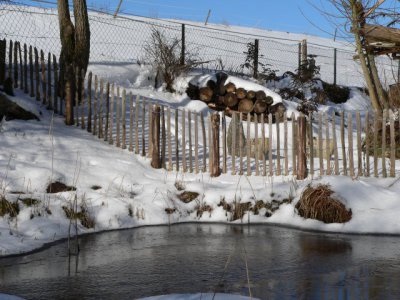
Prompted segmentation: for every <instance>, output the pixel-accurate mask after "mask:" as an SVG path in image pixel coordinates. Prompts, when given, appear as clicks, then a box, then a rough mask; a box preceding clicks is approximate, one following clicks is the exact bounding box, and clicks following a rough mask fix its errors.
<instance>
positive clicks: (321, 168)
mask: <svg viewBox="0 0 400 300" xmlns="http://www.w3.org/2000/svg"><path fill="white" fill-rule="evenodd" d="M318 157H319V175H321V176H322V175H324V152H323V141H322V113H318Z"/></svg>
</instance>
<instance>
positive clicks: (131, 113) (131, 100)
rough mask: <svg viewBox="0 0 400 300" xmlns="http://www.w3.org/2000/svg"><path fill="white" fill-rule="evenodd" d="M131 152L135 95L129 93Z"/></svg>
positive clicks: (131, 150)
mask: <svg viewBox="0 0 400 300" xmlns="http://www.w3.org/2000/svg"><path fill="white" fill-rule="evenodd" d="M128 150H129V152H133V95H132V92H130V93H129V149H128Z"/></svg>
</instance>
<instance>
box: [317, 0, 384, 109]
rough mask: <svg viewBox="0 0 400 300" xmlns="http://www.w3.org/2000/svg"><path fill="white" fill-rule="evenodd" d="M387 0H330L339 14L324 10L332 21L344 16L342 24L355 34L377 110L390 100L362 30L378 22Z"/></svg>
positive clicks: (365, 76)
mask: <svg viewBox="0 0 400 300" xmlns="http://www.w3.org/2000/svg"><path fill="white" fill-rule="evenodd" d="M385 1H386V0H329V3H330V4H331V5H332V6H333V7H335V8H336V11H337V12H338V13H339V16H335V15H333V14H330V13H327V12H323V13H324V14H325V15H326V16H327V17H328V19H329V20H330V21H332V19H334V18H342V19H344V20H345V22H344V24H341V25H342V26H343V28H344V31H347V32H351V34H352V36H353V40H354V43H355V47H356V52H357V58H358V59H359V61H360V64H361V68H362V71H363V75H364V78H365V82H366V84H367V88H368V91H369V96H370V99H371V103H372V106H373V107H374V109H376V110H382V108H388V106H389V101H388V96H387V93H386V91H385V89H384V88H383V86H382V83H381V80H380V78H379V75H378V69H377V67H376V62H375V56H374V54H373V53H372V52H371V51H370V50H369V49H368V47H367V45H366V43H365V39H364V36H363V35H362V32H363V30H364V26H365V24H366V23H367V21H371V22H372V21H373V22H378V19H379V18H380V17H382V16H383V14H382V11H384V9H383V8H382V7H381V6H382V5H383V4H384V3H385ZM386 17H387V14H386Z"/></svg>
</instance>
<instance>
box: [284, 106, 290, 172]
mask: <svg viewBox="0 0 400 300" xmlns="http://www.w3.org/2000/svg"><path fill="white" fill-rule="evenodd" d="M288 155H289V151H288V124H287V113H286V112H285V113H284V115H283V156H284V160H285V161H284V164H285V167H284V168H285V176H288V175H289V156H288Z"/></svg>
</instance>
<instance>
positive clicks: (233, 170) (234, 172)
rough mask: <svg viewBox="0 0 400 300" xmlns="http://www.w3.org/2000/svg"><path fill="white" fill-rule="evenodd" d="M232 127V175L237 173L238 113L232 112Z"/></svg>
mask: <svg viewBox="0 0 400 300" xmlns="http://www.w3.org/2000/svg"><path fill="white" fill-rule="evenodd" d="M229 126H230V128H232V132H231V135H232V143H231V154H232V175H236V149H237V147H236V127H237V113H236V112H233V113H232V118H231V124H230V125H229Z"/></svg>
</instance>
